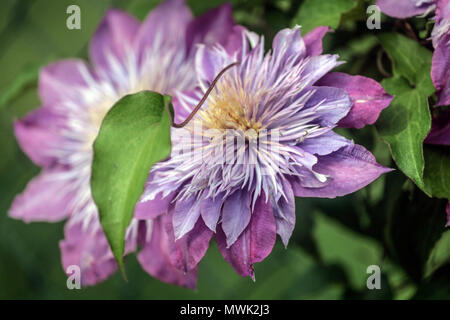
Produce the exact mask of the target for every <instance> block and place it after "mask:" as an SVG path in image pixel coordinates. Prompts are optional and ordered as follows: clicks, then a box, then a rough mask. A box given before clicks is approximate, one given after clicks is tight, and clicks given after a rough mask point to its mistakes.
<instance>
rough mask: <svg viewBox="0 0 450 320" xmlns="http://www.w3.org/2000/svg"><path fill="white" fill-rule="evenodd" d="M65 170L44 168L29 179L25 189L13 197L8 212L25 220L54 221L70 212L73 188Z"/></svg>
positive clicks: (16, 217)
mask: <svg viewBox="0 0 450 320" xmlns="http://www.w3.org/2000/svg"><path fill="white" fill-rule="evenodd" d="M64 173H65V170H64V169H61V168H55V169H52V170H44V171H43V172H42V173H40V174H39V175H38V176H37V177H35V178H34V179H33V180H31V181H30V182H29V183H28V185H27V187H26V188H25V191H23V192H22V193H21V194H20V195H18V196H16V198H15V199H14V201H13V203H12V205H11V208H10V210H9V214H10V216H11V217H13V218H15V219H21V220H23V221H25V222H34V221H49V222H55V221H60V220H62V219H65V218H67V217H68V216H69V215H70V213H71V211H70V210H71V200H72V197H73V188H72V186H71V183H70V181H69V180H67V178H66V177H65V175H64Z"/></svg>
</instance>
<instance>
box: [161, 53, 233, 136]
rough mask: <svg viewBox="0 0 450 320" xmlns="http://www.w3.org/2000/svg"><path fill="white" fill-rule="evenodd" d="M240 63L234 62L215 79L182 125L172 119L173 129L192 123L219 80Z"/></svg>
mask: <svg viewBox="0 0 450 320" xmlns="http://www.w3.org/2000/svg"><path fill="white" fill-rule="evenodd" d="M240 63H241V62H240V61H238V62H233V63H232V64H230V65H228V66H226V67H225V68H224V69H223V70H222V71H220V72H219V74H218V75H217V76H216V77H215V78H214V80H213V82H211V85H210V86H209V88H208V90H206V92H205V94H204V95H203V98H202V100H200V102H199V103H198V104H197V106H196V107H195V108H194V110H192V112H191V113H190V114H189V116H188V117H187V118H186V119H184V121H183V122H182V123H175V122H174V119H170V122H171V125H172V127H174V128H183V127H184V126H185V125H187V124H188V123H189V121H191V119H192V118H193V117H194V116H195V114H196V113H197V111H198V110H200V108H201V107H202V105H203V103H205V101H206V99H208V96H209V94H210V93H211V91H212V90H213V89H214V87H215V86H216V83H217V81H219V79H220V78H221V77H222V76H223V74H224V73H225V72H226V71H227V70H228V69H230V68H231V67H234V66H236V65H238V64H240ZM169 114H170V112H169Z"/></svg>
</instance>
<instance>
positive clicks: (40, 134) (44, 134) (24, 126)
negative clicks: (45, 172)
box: [14, 107, 67, 168]
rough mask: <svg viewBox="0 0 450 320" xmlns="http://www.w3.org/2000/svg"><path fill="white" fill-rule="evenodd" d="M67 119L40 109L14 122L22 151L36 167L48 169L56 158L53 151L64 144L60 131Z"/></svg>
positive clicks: (54, 162) (49, 110) (46, 109)
mask: <svg viewBox="0 0 450 320" xmlns="http://www.w3.org/2000/svg"><path fill="white" fill-rule="evenodd" d="M66 123H67V119H66V118H65V117H64V116H62V115H59V114H56V113H55V112H54V111H53V110H52V109H50V108H45V107H41V108H38V109H36V110H33V111H32V112H30V113H29V114H28V115H27V116H26V117H25V118H23V119H22V120H18V121H15V122H14V133H15V135H16V138H17V141H18V142H19V145H20V147H21V148H22V150H23V151H24V152H25V153H26V154H27V155H28V157H30V159H31V160H32V161H33V162H34V163H35V164H37V165H39V166H43V167H46V168H50V167H52V166H54V165H55V164H56V162H57V161H58V157H57V155H56V153H55V149H58V148H61V146H62V145H63V144H64V137H63V135H62V134H61V131H62V130H63V129H64V128H65V125H66Z"/></svg>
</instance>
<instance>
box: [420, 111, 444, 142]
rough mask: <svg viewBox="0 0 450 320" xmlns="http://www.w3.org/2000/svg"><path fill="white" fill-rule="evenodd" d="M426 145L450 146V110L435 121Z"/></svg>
mask: <svg viewBox="0 0 450 320" xmlns="http://www.w3.org/2000/svg"><path fill="white" fill-rule="evenodd" d="M425 143H428V144H438V145H447V146H450V110H447V111H446V112H445V113H443V114H441V115H440V116H439V117H438V118H436V119H433V124H432V127H431V131H430V133H429V134H428V136H427V138H426V139H425Z"/></svg>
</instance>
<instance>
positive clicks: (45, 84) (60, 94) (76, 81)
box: [38, 59, 93, 107]
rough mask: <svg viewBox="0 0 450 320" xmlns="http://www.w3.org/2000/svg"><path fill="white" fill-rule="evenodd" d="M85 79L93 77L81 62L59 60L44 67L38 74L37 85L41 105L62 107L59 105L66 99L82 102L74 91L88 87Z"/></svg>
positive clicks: (77, 92)
mask: <svg viewBox="0 0 450 320" xmlns="http://www.w3.org/2000/svg"><path fill="white" fill-rule="evenodd" d="M87 77H93V74H92V73H91V71H90V70H89V68H88V67H87V65H86V63H85V62H84V61H82V60H78V59H67V60H60V61H57V62H54V63H52V64H49V65H47V66H45V67H44V68H42V70H41V71H40V73H39V84H38V91H39V97H40V98H41V101H42V103H43V105H45V106H47V107H49V106H54V105H58V107H64V104H59V103H60V102H65V101H66V100H68V99H70V100H73V101H82V99H81V97H80V94H79V90H76V89H78V88H86V87H87V86H88V82H87V81H86V78H87Z"/></svg>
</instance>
